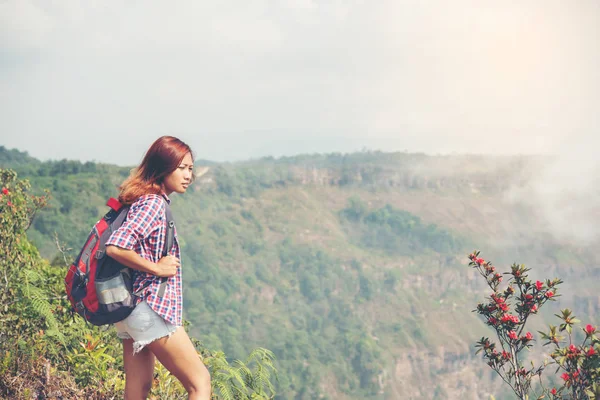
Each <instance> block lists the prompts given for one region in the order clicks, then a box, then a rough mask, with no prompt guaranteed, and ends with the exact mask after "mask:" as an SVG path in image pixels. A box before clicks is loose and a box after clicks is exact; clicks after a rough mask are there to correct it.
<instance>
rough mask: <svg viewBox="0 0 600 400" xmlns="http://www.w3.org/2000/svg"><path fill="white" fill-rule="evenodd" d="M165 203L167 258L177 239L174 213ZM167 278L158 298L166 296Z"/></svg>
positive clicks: (165, 252) (163, 252) (165, 249)
mask: <svg viewBox="0 0 600 400" xmlns="http://www.w3.org/2000/svg"><path fill="white" fill-rule="evenodd" d="M163 200H164V202H165V220H166V223H167V234H166V238H165V247H164V248H163V251H162V256H163V257H165V256H167V255H168V254H169V252H170V251H171V249H172V248H173V241H174V238H175V220H174V219H173V213H172V212H171V206H170V205H169V203H168V202H167V200H165V199H163ZM167 280H168V278H167V277H163V278H161V282H160V287H159V288H158V293H157V295H158V297H163V296H164V295H165V290H166V288H167Z"/></svg>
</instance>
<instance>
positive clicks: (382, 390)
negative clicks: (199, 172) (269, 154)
mask: <svg viewBox="0 0 600 400" xmlns="http://www.w3.org/2000/svg"><path fill="white" fill-rule="evenodd" d="M551 163H552V160H551V159H550V158H548V157H540V156H535V157H534V156H514V157H489V156H477V155H453V156H428V155H424V154H408V153H382V152H360V153H354V154H337V153H334V154H326V155H320V154H313V155H302V156H295V157H282V158H277V159H275V158H263V159H258V160H250V161H246V162H238V163H210V169H209V172H208V173H207V174H205V175H203V176H201V177H200V178H198V179H197V181H196V182H195V184H194V185H193V186H192V187H191V188H190V190H189V191H188V193H186V194H185V195H174V196H173V203H172V204H173V207H172V208H173V212H174V215H175V218H176V220H177V229H178V234H179V237H180V238H182V249H183V268H184V270H183V275H184V282H185V284H184V298H185V305H184V313H185V315H184V316H185V318H186V319H188V320H190V321H191V324H192V325H191V327H190V330H191V333H192V334H193V335H194V336H195V337H197V338H200V339H201V340H202V341H203V342H204V344H205V345H206V346H207V347H209V348H212V349H223V350H224V351H225V353H226V354H227V355H229V356H232V357H234V358H235V357H241V355H243V354H247V353H248V350H249V349H252V348H254V347H265V348H268V349H271V350H272V351H273V352H274V353H275V355H276V356H277V366H278V370H279V372H280V376H279V383H278V387H277V390H278V393H279V398H281V399H312V398H323V399H483V398H489V396H490V395H491V394H493V395H494V396H495V397H496V398H497V399H503V398H512V397H510V396H509V395H508V394H507V392H506V390H505V388H504V387H503V386H502V382H501V381H500V380H499V379H498V378H497V377H495V376H494V375H493V374H492V372H491V371H490V370H489V368H488V367H487V366H486V365H485V364H484V362H483V361H482V360H481V358H480V357H479V356H476V355H475V352H474V342H475V341H476V340H477V339H479V338H480V337H481V336H484V335H487V336H489V335H491V330H490V329H489V328H488V327H486V326H485V325H484V324H483V322H482V321H481V320H479V319H478V318H477V316H476V315H475V314H474V313H472V310H473V309H474V308H475V307H476V304H477V303H478V302H480V301H483V299H484V297H485V296H486V295H489V293H488V292H489V289H486V287H485V286H484V282H483V280H482V279H481V278H480V277H478V276H477V275H476V274H475V271H474V270H472V269H470V268H469V267H468V259H467V255H468V254H469V253H470V252H471V251H472V250H473V249H480V250H482V255H484V256H485V257H486V259H491V260H493V261H494V262H495V264H496V265H498V266H499V267H498V268H501V267H502V266H504V267H505V268H507V267H508V265H509V264H510V263H512V262H518V263H525V264H527V265H528V266H529V267H532V275H533V276H535V277H537V278H552V277H555V276H558V277H560V278H562V279H564V280H565V281H566V283H565V285H564V290H563V296H562V297H560V298H559V299H558V302H557V303H553V304H551V305H550V307H548V310H547V312H546V313H545V314H542V315H540V318H539V319H538V320H537V321H534V326H533V327H532V332H534V329H536V328H539V329H543V328H544V326H545V324H548V323H554V324H556V321H553V316H552V314H553V313H556V312H557V311H558V309H559V308H564V307H570V308H573V309H574V310H575V313H576V314H577V315H578V317H580V319H582V320H584V321H585V320H589V321H593V318H594V317H596V316H597V315H598V311H599V309H600V297H599V296H598V295H597V292H596V290H595V283H594V282H597V278H598V276H599V275H600V268H599V263H598V256H597V255H596V253H595V251H594V249H595V246H596V245H597V244H598V243H597V241H591V242H589V243H581V242H578V241H576V240H568V239H558V238H557V236H556V235H554V234H553V229H552V228H553V227H552V226H551V225H550V224H548V222H547V221H546V220H545V219H544V218H543V215H542V214H540V212H539V207H536V204H534V203H532V202H531V201H521V199H519V198H515V193H517V194H518V193H527V188H529V187H530V186H529V185H530V183H531V181H532V179H534V178H535V176H537V175H536V174H537V172H538V171H540V170H541V169H543V168H545V167H546V166H547V165H549V164H551ZM203 164H205V165H207V164H209V163H207V162H203ZM0 168H12V169H14V170H16V171H17V173H18V174H19V176H20V177H21V178H23V177H26V178H28V179H29V180H30V181H31V183H32V185H33V187H34V188H35V190H37V191H42V190H43V189H46V188H47V189H49V190H50V191H51V193H52V198H51V201H50V205H49V207H48V208H47V209H45V210H44V211H43V212H40V213H39V215H38V216H37V217H36V219H35V221H34V223H33V226H32V227H31V228H30V230H29V232H28V236H29V238H30V239H31V240H32V241H33V242H34V243H35V244H36V246H37V247H38V248H39V249H40V252H41V254H42V255H43V256H45V257H47V258H49V259H53V258H55V257H58V256H61V255H59V254H58V252H57V250H56V244H55V237H54V236H55V233H56V236H57V238H58V240H59V241H60V242H63V243H65V244H66V245H67V247H70V248H72V249H75V250H74V251H76V250H77V249H78V247H80V246H81V244H82V242H83V240H84V239H85V237H86V235H87V233H88V230H89V229H90V227H91V226H92V224H93V223H94V222H95V221H96V220H97V219H98V218H99V217H100V216H101V215H102V214H103V213H104V212H105V210H106V207H105V206H104V202H105V201H106V199H107V198H108V197H110V196H116V194H117V190H116V187H117V185H118V184H119V183H120V182H121V181H122V180H123V179H124V178H125V177H126V176H127V174H128V173H129V169H130V168H123V167H116V166H112V165H105V164H96V163H83V164H82V163H80V162H78V161H68V160H62V161H47V162H40V161H38V160H35V159H33V158H31V157H29V156H28V155H27V154H26V153H22V152H19V151H17V150H8V149H6V148H4V147H0ZM517 197H518V196H517ZM528 200H531V199H528ZM61 257H62V256H61Z"/></svg>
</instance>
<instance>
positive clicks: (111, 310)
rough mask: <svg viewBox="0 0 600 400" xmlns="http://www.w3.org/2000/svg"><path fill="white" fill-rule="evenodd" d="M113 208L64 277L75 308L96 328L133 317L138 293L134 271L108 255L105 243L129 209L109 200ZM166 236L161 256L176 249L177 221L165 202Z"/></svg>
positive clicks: (93, 231)
mask: <svg viewBox="0 0 600 400" xmlns="http://www.w3.org/2000/svg"><path fill="white" fill-rule="evenodd" d="M106 205H107V206H109V207H110V208H111V209H110V211H109V212H108V213H106V215H105V216H104V217H103V218H102V219H101V220H100V221H98V222H97V223H96V225H94V228H93V229H92V231H91V232H90V234H89V236H88V238H87V240H86V241H85V245H84V246H83V248H82V249H81V252H80V253H79V255H78V256H77V258H76V259H75V262H74V263H73V265H71V267H70V268H69V271H68V272H67V276H66V278H65V287H66V290H67V297H68V298H69V301H70V302H71V305H72V306H73V309H74V310H75V311H76V312H77V313H78V314H79V315H81V316H82V317H83V318H85V320H86V321H88V322H90V323H91V324H93V325H106V324H114V323H115V322H119V321H122V320H124V319H125V318H127V317H128V316H129V314H131V312H132V311H133V309H134V308H135V306H136V304H137V297H138V296H139V294H140V292H141V291H142V290H143V289H145V288H142V289H140V291H138V292H133V273H132V272H133V270H132V269H131V268H129V267H127V266H125V265H123V264H121V263H119V262H117V261H116V260H114V259H113V258H110V257H108V256H107V255H106V242H107V241H108V239H109V238H110V236H111V235H112V233H113V232H114V231H116V230H117V229H119V227H120V226H121V225H123V222H124V221H125V218H126V217H127V212H128V211H129V206H124V205H122V204H121V203H120V202H119V201H118V200H116V199H114V198H112V197H111V198H110V199H109V200H108V202H107V203H106ZM165 207H166V209H165V213H166V222H167V237H166V240H165V248H164V249H163V252H162V255H163V257H164V256H166V255H167V254H168V252H169V250H170V249H171V248H172V247H173V237H174V231H175V221H174V220H173V215H172V214H171V208H170V207H169V204H168V203H167V202H166V201H165ZM166 283H167V278H162V282H161V286H160V289H159V292H158V296H160V297H162V296H163V294H164V291H165V287H166Z"/></svg>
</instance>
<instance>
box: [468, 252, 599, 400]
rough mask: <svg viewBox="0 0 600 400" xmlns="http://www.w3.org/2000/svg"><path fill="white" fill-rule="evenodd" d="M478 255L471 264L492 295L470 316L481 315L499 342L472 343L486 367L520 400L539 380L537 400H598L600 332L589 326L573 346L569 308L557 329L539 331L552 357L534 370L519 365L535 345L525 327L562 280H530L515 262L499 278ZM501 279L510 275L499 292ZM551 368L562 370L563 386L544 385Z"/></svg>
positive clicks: (471, 259)
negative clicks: (566, 337) (524, 352)
mask: <svg viewBox="0 0 600 400" xmlns="http://www.w3.org/2000/svg"><path fill="white" fill-rule="evenodd" d="M479 254H480V253H479V252H478V251H475V252H473V253H472V254H470V255H469V260H470V263H469V265H470V266H471V267H472V268H475V269H476V270H477V271H478V272H479V273H480V275H481V276H483V277H484V278H485V280H486V283H487V285H488V286H489V287H490V289H492V294H491V295H490V296H489V297H488V298H487V302H485V303H479V304H478V305H477V308H476V309H475V310H474V312H477V313H478V314H479V315H481V316H482V317H483V319H484V320H485V323H486V324H487V325H488V326H490V327H491V328H492V329H493V330H494V331H495V333H496V337H497V339H498V341H497V342H494V341H492V340H490V339H489V338H487V337H482V338H481V340H479V341H478V342H477V344H476V348H477V349H478V350H477V353H482V354H483V358H484V360H486V362H487V364H488V365H489V366H490V367H491V368H492V369H493V370H494V371H495V372H496V373H497V374H498V375H499V376H500V377H501V378H502V380H503V381H504V382H505V383H506V384H508V385H509V386H510V388H511V389H512V390H513V392H514V393H515V394H516V395H517V397H518V398H519V399H522V400H525V399H528V398H529V392H530V391H531V385H532V380H533V378H535V377H538V378H539V379H540V384H541V388H542V393H541V394H540V396H539V397H537V398H538V399H543V398H550V399H565V398H571V399H581V400H584V399H585V400H590V399H598V400H600V356H599V355H598V353H599V351H600V347H598V345H599V344H600V340H599V339H598V338H597V337H596V333H597V332H598V331H597V330H596V328H595V327H594V326H592V325H587V326H586V327H585V328H583V331H584V334H585V339H584V341H583V343H582V344H581V345H579V346H577V345H575V344H574V343H573V338H572V328H573V325H574V324H576V323H578V322H579V320H577V319H576V318H575V317H574V316H573V315H572V313H571V311H570V310H567V309H565V310H562V311H561V315H556V316H557V317H558V318H560V319H561V320H562V323H561V324H560V325H559V326H558V327H556V326H550V330H549V332H547V333H544V332H539V333H540V334H541V337H542V339H543V340H545V341H546V343H544V345H552V346H554V352H553V353H552V354H551V359H550V360H545V361H544V363H543V364H542V365H540V366H538V367H535V365H534V363H533V362H532V363H531V367H530V368H525V367H524V365H523V358H524V357H523V356H522V355H521V352H522V350H524V349H529V348H531V347H532V346H533V342H534V341H535V339H534V337H533V335H532V334H531V332H527V331H526V328H525V325H526V323H527V321H528V320H529V318H531V317H532V316H533V315H535V314H537V313H538V312H539V310H540V308H541V307H542V306H544V305H545V304H546V303H547V302H548V301H554V300H555V299H556V298H557V297H559V295H558V294H557V293H558V286H559V285H560V284H561V283H563V281H562V280H560V279H558V278H556V279H553V280H546V281H539V280H538V281H535V282H533V281H532V280H530V279H529V277H528V274H527V273H528V272H529V271H530V269H529V268H526V267H525V266H524V265H519V264H513V265H512V266H511V270H510V272H506V273H504V274H500V273H498V272H497V271H496V268H495V267H494V266H493V265H492V263H491V262H490V261H486V260H484V259H482V258H480V257H479ZM502 275H508V276H509V278H508V279H507V281H506V288H505V289H504V290H501V289H500V285H501V283H502V280H503V276H502ZM565 331H566V332H567V333H568V335H569V341H568V345H567V346H564V347H563V346H561V344H562V343H563V340H564V338H563V337H562V336H560V334H561V333H562V332H565ZM550 364H556V365H557V367H558V368H557V372H558V371H563V374H562V375H561V378H562V380H563V382H564V384H563V386H562V387H559V388H551V389H548V388H545V387H544V385H543V383H542V380H541V376H542V372H543V371H544V369H545V368H546V366H548V365H550ZM546 396H548V397H546ZM565 396H567V397H565Z"/></svg>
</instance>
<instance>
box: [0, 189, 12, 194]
mask: <svg viewBox="0 0 600 400" xmlns="http://www.w3.org/2000/svg"><path fill="white" fill-rule="evenodd" d="M8 193H10V192H9V191H8V189H7V188H2V194H8Z"/></svg>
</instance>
